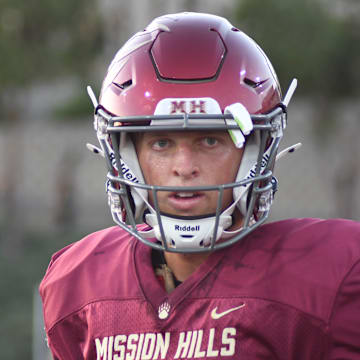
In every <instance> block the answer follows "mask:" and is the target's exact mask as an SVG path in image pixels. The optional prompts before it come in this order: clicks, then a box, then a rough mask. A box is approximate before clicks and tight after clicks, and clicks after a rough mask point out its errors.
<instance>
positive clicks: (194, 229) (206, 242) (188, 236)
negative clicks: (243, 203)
mask: <svg viewBox="0 0 360 360" xmlns="http://www.w3.org/2000/svg"><path fill="white" fill-rule="evenodd" d="M158 220H159V217H158V216H157V215H156V214H146V216H145V221H146V223H147V224H148V225H150V226H151V227H152V228H153V230H154V235H155V237H156V238H157V239H158V240H161V241H162V243H163V245H164V247H165V248H170V249H177V250H191V249H199V250H201V249H207V250H209V249H210V250H211V248H212V247H214V245H215V243H216V242H217V241H218V240H219V239H220V237H221V236H222V234H223V231H224V229H226V228H228V227H229V226H231V223H232V219H231V216H229V215H228V216H224V215H223V216H220V221H219V224H218V226H217V227H216V228H215V223H216V217H215V216H209V217H198V218H179V217H172V216H169V215H167V216H166V215H160V221H158Z"/></svg>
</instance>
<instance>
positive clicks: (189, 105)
mask: <svg viewBox="0 0 360 360" xmlns="http://www.w3.org/2000/svg"><path fill="white" fill-rule="evenodd" d="M178 113H188V114H206V101H204V100H198V101H197V100H190V101H185V100H181V101H171V110H170V114H178Z"/></svg>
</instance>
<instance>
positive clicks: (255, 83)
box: [244, 78, 267, 89]
mask: <svg viewBox="0 0 360 360" xmlns="http://www.w3.org/2000/svg"><path fill="white" fill-rule="evenodd" d="M266 81H267V79H265V80H261V81H254V80H251V79H249V78H245V79H244V83H245V84H246V85H248V86H250V87H252V88H253V89H256V88H257V87H259V86H260V85H262V84H264V83H265V82H266Z"/></svg>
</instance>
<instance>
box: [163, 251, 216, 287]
mask: <svg viewBox="0 0 360 360" xmlns="http://www.w3.org/2000/svg"><path fill="white" fill-rule="evenodd" d="M209 255H210V253H204V254H179V253H170V252H165V259H166V263H167V265H168V267H169V268H170V269H171V271H172V272H173V274H174V275H175V277H176V279H178V280H179V281H181V282H183V281H185V280H186V279H187V278H188V277H189V276H190V275H191V274H192V273H194V272H195V271H196V270H197V269H198V267H199V266H200V265H201V264H202V263H203V262H204V261H205V260H206V259H207V258H208V256H209Z"/></svg>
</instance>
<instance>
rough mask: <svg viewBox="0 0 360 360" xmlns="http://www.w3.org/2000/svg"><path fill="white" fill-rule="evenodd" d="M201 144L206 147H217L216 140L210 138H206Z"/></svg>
mask: <svg viewBox="0 0 360 360" xmlns="http://www.w3.org/2000/svg"><path fill="white" fill-rule="evenodd" d="M203 143H204V144H205V145H206V146H210V147H213V146H215V145H217V143H218V140H217V139H216V138H214V137H212V136H207V137H206V138H204V139H203Z"/></svg>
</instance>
